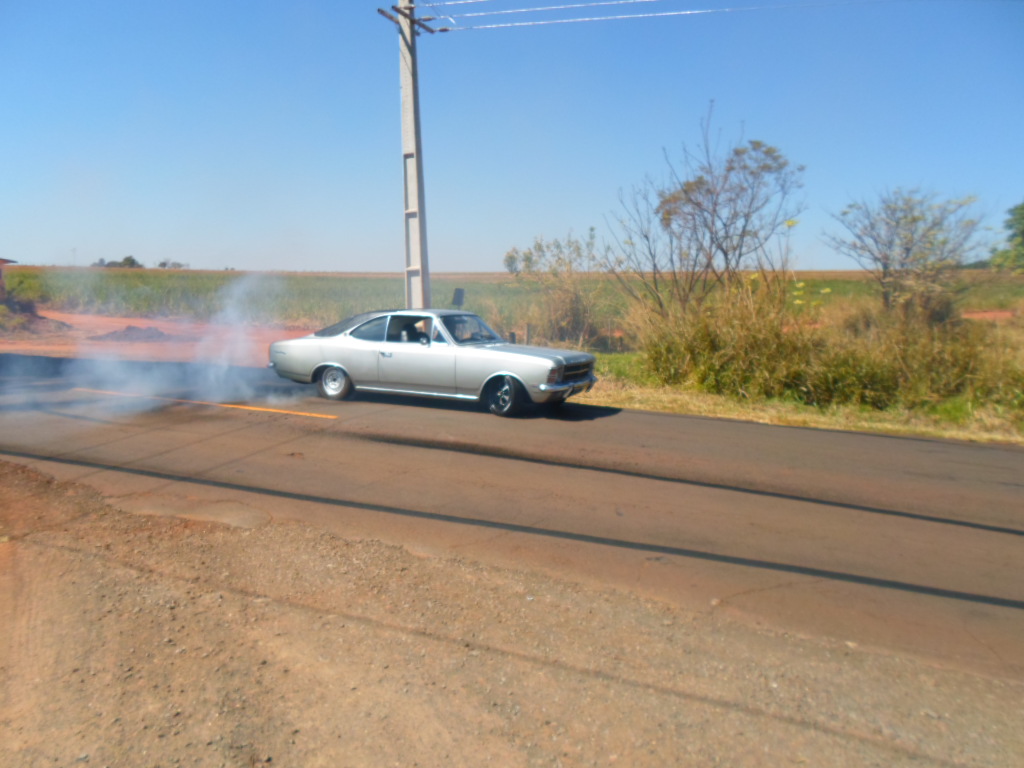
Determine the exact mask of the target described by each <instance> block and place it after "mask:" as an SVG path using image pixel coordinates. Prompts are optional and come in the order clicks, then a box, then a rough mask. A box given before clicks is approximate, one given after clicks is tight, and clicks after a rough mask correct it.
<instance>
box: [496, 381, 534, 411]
mask: <svg viewBox="0 0 1024 768" xmlns="http://www.w3.org/2000/svg"><path fill="white" fill-rule="evenodd" d="M526 398H527V395H526V390H525V389H523V385H522V384H520V383H519V380H518V379H517V378H515V377H514V376H499V377H498V378H496V379H494V380H493V381H492V382H491V383H490V384H488V386H487V410H489V411H490V412H491V413H493V414H496V415H498V416H515V415H516V414H517V413H519V412H520V411H521V410H522V409H523V406H524V405H525V404H526Z"/></svg>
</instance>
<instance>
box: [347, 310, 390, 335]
mask: <svg viewBox="0 0 1024 768" xmlns="http://www.w3.org/2000/svg"><path fill="white" fill-rule="evenodd" d="M387 326H388V318H387V316H386V315H385V316H384V317H377V318H374V319H373V320H371V321H370V322H368V323H363V324H362V325H360V326H359V327H358V328H356V329H354V330H353V331H352V333H351V334H350V335H351V336H352V337H353V338H356V339H362V340H363V341H384V331H385V329H386V328H387Z"/></svg>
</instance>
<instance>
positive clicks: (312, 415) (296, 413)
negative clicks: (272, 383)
mask: <svg viewBox="0 0 1024 768" xmlns="http://www.w3.org/2000/svg"><path fill="white" fill-rule="evenodd" d="M73 391H75V392H91V393H92V394H94V395H114V396H116V397H144V398H147V399H149V400H163V401H165V402H168V403H188V404H189V405H211V406H214V407H215V408H237V409H239V410H241V411H262V412H263V413H283V414H286V415H288V416H307V417H309V418H311V419H336V418H338V417H337V416H331V415H329V414H324V413H306V412H304V411H285V410H281V409H280V408H257V407H256V406H255V405H233V404H231V403H208V402H206V401H204V400H179V399H178V398H175V397H160V396H158V395H140V394H138V393H135V392H110V391H108V390H105V389H86V388H85V387H75V388H74V390H73Z"/></svg>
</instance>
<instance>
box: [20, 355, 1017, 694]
mask: <svg viewBox="0 0 1024 768" xmlns="http://www.w3.org/2000/svg"><path fill="white" fill-rule="evenodd" d="M313 395H314V393H313V391H312V390H311V389H310V388H303V387H299V386H298V385H293V384H290V383H287V382H283V381H281V380H279V379H277V378H276V377H274V376H273V374H272V373H270V372H267V371H262V370H259V369H245V368H215V367H211V366H203V365H186V364H176V363H127V362H122V363H118V364H116V365H114V364H109V365H106V364H102V365H101V364H98V363H94V362H91V361H75V360H66V359H59V358H44V357H30V356H23V355H13V354H0V458H2V459H5V460H8V461H15V462H19V463H23V464H27V465H30V466H33V467H35V468H37V469H40V470H42V471H45V472H48V473H50V474H53V475H55V476H57V477H58V478H60V479H62V480H73V481H77V482H82V483H85V484H87V485H90V486H92V487H94V488H96V489H98V490H99V491H101V492H102V493H103V494H105V495H106V496H107V497H108V498H110V499H111V501H112V503H114V504H115V505H117V506H120V507H121V508H124V509H127V510H131V511H136V512H140V513H147V514H176V515H184V516H190V517H197V518H204V519H214V520H222V521H225V522H229V523H232V524H234V525H249V526H255V525H258V524H260V523H261V522H263V521H265V520H268V519H271V518H273V519H276V520H296V521H302V522H304V523H307V524H312V525H315V526H318V527H322V528H325V529H328V530H331V531H333V532H336V533H338V534H340V535H343V536H345V537H348V538H354V537H355V538H358V537H368V538H376V539H381V540H384V541H388V542H392V543H399V544H402V545H404V546H406V547H408V548H409V549H410V550H412V551H414V552H424V553H431V554H442V555H459V556H464V557H468V558H472V559H476V560H481V561H484V562H488V563H495V564H500V565H511V566H514V567H519V566H526V567H530V568H534V569H536V568H539V569H546V570H549V571H551V572H557V573H558V574H560V575H562V576H568V577H570V578H574V579H577V580H580V581H585V582H588V583H596V584H601V585H607V586H613V587H616V588H620V589H623V590H629V591H633V592H637V593H641V594H645V595H649V596H651V597H654V598H658V599H665V600H670V601H673V602H675V603H678V604H681V605H684V606H686V607H688V608H692V609H694V610H701V611H704V610H715V611H728V612H730V613H732V614H734V615H737V616H742V617H745V618H747V619H749V620H752V621H755V622H758V623H761V624H764V625H768V626H771V627H774V628H776V629H778V630H780V631H785V632H793V633H804V634H815V635H818V634H825V635H828V636H831V637H834V638H837V639H839V640H845V641H847V642H850V643H856V644H858V645H860V646H870V647H877V648H880V649H885V650H890V651H896V652H899V653H910V654H915V655H920V656H923V657H926V658H929V659H933V660H936V661H938V662H941V663H943V664H947V665H951V666H961V667H964V668H969V669H973V670H978V671H983V672H987V673H991V674H997V675H1000V676H1004V677H1009V678H1014V679H1024V450H1021V449H1019V448H1015V447H1001V446H993V445H971V444H961V443H953V442H946V441H937V440H921V439H908V438H893V437H879V436H870V435H861V434H850V433H839V432H827V431H815V430H808V429H798V428H785V427H770V426H763V425H754V424H747V423H741V422H731V421H723V420H712V419H704V418H696V417H685V416H666V415H660V414H649V413H641V412H624V411H623V412H620V411H617V410H614V409H605V408H596V407H589V406H581V405H572V404H570V405H569V406H567V407H566V408H565V409H563V411H562V412H561V413H559V414H557V415H554V414H550V413H547V412H538V413H533V414H529V415H527V416H526V417H524V418H521V419H514V420H507V419H499V418H496V417H494V416H491V415H489V414H486V413H484V412H482V411H481V410H479V409H477V408H475V407H472V406H468V405H464V404H449V403H433V402H424V401H412V400H403V399H397V398H394V399H393V398H384V397H367V396H363V397H358V398H356V399H355V400H353V401H347V402H344V403H330V402H327V401H323V400H319V399H317V398H315V397H314V396H313ZM395 577H396V578H401V575H400V574H396V575H395Z"/></svg>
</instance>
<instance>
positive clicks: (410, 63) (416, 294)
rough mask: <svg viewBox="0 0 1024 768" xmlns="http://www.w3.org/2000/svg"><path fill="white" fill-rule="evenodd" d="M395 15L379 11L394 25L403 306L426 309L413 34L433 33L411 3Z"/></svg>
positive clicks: (398, 7)
mask: <svg viewBox="0 0 1024 768" xmlns="http://www.w3.org/2000/svg"><path fill="white" fill-rule="evenodd" d="M391 10H393V11H394V12H395V14H396V15H395V16H392V15H391V14H390V13H388V12H386V11H384V10H379V13H380V14H381V15H382V16H384V17H385V18H388V19H390V20H391V21H393V22H395V24H397V25H398V37H399V46H400V54H401V57H400V63H401V86H402V160H403V163H404V167H405V306H406V307H407V308H408V309H423V308H427V307H429V306H430V266H429V262H428V260H427V214H426V208H425V204H424V194H423V188H424V185H423V142H422V141H421V139H420V97H419V80H418V76H417V66H416V35H417V34H418V32H419V30H425V31H427V32H433V31H434V30H432V29H431V28H430V27H428V26H427V25H426V24H424V23H423V22H421V21H419V20H418V19H417V18H416V3H415V0H400V2H399V4H398V5H393V6H391Z"/></svg>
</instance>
